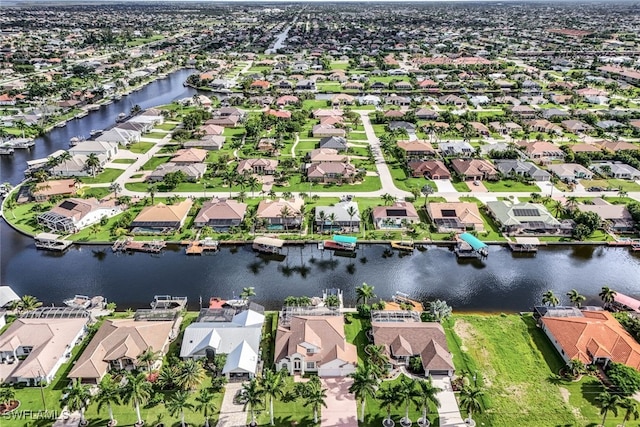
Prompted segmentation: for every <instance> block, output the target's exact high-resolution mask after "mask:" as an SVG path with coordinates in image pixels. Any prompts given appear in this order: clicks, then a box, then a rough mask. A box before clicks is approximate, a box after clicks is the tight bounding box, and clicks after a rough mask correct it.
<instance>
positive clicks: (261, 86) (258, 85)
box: [249, 80, 271, 90]
mask: <svg viewBox="0 0 640 427" xmlns="http://www.w3.org/2000/svg"><path fill="white" fill-rule="evenodd" d="M269 87H271V83H269V82H268V81H266V80H254V81H253V82H251V85H250V86H249V88H250V89H255V90H267V89H269Z"/></svg>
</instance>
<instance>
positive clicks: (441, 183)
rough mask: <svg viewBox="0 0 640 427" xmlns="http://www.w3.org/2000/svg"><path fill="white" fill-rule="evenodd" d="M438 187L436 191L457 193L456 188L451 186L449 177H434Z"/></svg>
mask: <svg viewBox="0 0 640 427" xmlns="http://www.w3.org/2000/svg"><path fill="white" fill-rule="evenodd" d="M433 182H435V183H436V187H438V193H457V192H458V190H456V188H455V187H454V186H453V184H452V183H451V180H450V179H434V180H433Z"/></svg>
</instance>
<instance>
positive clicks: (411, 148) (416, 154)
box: [398, 139, 436, 159]
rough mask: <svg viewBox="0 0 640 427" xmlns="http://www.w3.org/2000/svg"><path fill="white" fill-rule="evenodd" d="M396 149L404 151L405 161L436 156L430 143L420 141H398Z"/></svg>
mask: <svg viewBox="0 0 640 427" xmlns="http://www.w3.org/2000/svg"><path fill="white" fill-rule="evenodd" d="M398 147H399V148H400V149H401V150H404V151H405V153H406V157H407V159H425V158H428V157H435V156H436V150H435V149H434V148H433V147H432V146H431V143H430V142H429V141H426V140H422V139H417V140H414V141H406V140H403V141H398Z"/></svg>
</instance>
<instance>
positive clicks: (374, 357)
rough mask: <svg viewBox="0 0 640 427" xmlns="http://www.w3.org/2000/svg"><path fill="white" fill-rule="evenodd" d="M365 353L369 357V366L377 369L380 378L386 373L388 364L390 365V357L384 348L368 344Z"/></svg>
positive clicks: (376, 372)
mask: <svg viewBox="0 0 640 427" xmlns="http://www.w3.org/2000/svg"><path fill="white" fill-rule="evenodd" d="M364 352H365V353H366V354H367V356H368V359H369V364H371V365H372V366H373V367H374V368H375V374H376V376H377V377H378V378H380V377H381V376H382V374H383V373H384V371H385V367H386V364H387V363H389V356H387V354H386V353H385V350H384V346H382V345H375V344H367V346H366V347H365V348H364Z"/></svg>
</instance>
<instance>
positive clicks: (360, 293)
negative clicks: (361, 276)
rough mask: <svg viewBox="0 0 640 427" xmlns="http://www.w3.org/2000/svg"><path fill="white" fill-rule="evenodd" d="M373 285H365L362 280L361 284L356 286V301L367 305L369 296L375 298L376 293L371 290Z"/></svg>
mask: <svg viewBox="0 0 640 427" xmlns="http://www.w3.org/2000/svg"><path fill="white" fill-rule="evenodd" d="M373 289H374V287H373V286H370V285H367V284H366V283H364V282H362V285H360V286H358V287H357V288H356V296H357V301H358V302H361V301H362V303H363V304H364V305H367V301H368V300H369V299H370V298H375V297H376V294H375V293H374V291H373Z"/></svg>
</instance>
